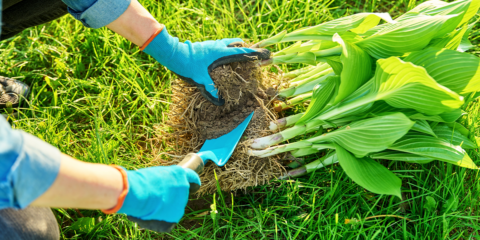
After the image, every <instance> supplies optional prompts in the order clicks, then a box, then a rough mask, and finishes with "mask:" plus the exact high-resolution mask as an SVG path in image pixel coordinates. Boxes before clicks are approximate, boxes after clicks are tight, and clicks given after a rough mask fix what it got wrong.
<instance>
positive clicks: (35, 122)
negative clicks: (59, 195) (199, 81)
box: [0, 0, 480, 239]
mask: <svg viewBox="0 0 480 240" xmlns="http://www.w3.org/2000/svg"><path fill="white" fill-rule="evenodd" d="M419 2H420V1H414V0H411V1H407V0H401V1H376V0H373V1H357V0H355V1H346V2H344V1H328V0H327V1H312V0H290V1H286V0H280V1H272V0H266V1H243V0H240V1H233V0H230V1H227V0H212V1H207V0H199V1H193V0H188V1H180V0H173V1H166V2H160V1H153V0H148V1H147V0H144V1H141V3H142V4H144V5H145V6H146V7H147V8H148V9H149V10H150V11H151V12H152V14H153V15H154V16H155V17H156V18H157V19H158V20H159V21H160V22H162V23H164V24H165V25H166V26H167V28H168V29H169V32H170V33H171V34H172V35H175V36H178V37H179V38H180V39H181V40H187V39H189V40H192V41H203V40H209V39H219V38H226V37H240V38H243V39H245V40H249V41H253V42H256V41H259V40H261V39H264V38H267V37H269V36H272V35H274V34H276V33H278V32H280V31H282V30H284V29H288V30H292V29H296V28H300V27H303V26H309V25H315V24H318V23H321V22H324V21H328V20H331V19H334V18H337V17H340V16H344V15H346V14H347V15H348V14H352V13H356V12H362V11H369V12H371V11H388V12H390V14H392V16H396V15H399V14H401V13H403V12H405V11H407V10H408V9H411V8H413V7H414V6H415V5H417V4H418V3H419ZM472 38H473V40H474V42H476V43H478V40H477V38H478V32H477V31H473V34H472ZM473 53H474V54H476V55H477V56H478V54H479V53H480V52H479V51H478V48H477V49H475V50H474V51H473ZM0 61H1V62H2V64H1V65H0V74H2V75H4V76H8V77H15V78H17V79H20V80H23V81H25V82H26V83H28V84H30V85H31V86H32V89H33V91H32V94H31V95H30V97H29V99H28V100H29V107H28V108H24V109H22V110H21V111H20V115H19V116H18V118H16V119H14V121H13V124H14V125H15V127H16V128H20V129H24V130H25V131H27V132H30V133H33V134H35V135H36V136H38V137H40V138H42V139H44V140H45V141H47V142H49V143H51V144H53V145H55V146H56V147H58V148H59V149H60V150H61V151H63V152H65V153H67V154H70V155H72V156H74V157H76V158H78V159H81V160H84V161H89V162H98V163H106V164H118V165H122V166H125V167H127V168H142V167H147V166H152V165H158V161H159V160H160V159H161V158H162V157H161V152H162V151H163V150H164V149H166V148H168V146H164V145H162V144H155V143H154V142H152V141H150V140H151V139H152V138H154V137H155V135H156V133H157V130H156V127H161V123H162V122H163V121H164V120H165V118H166V112H167V111H168V105H169V104H168V103H169V102H170V97H169V96H170V94H171V91H170V80H171V79H173V77H174V76H173V75H172V74H171V73H170V72H169V71H166V70H165V68H164V67H162V66H161V65H160V64H158V63H156V62H155V61H154V60H153V59H152V58H150V57H149V56H147V55H146V54H144V53H141V52H139V50H138V48H137V47H135V46H133V45H132V44H131V43H129V42H128V41H126V40H125V39H123V38H122V37H120V36H118V35H115V34H113V33H112V32H111V31H109V30H108V29H105V28H102V29H98V30H94V29H87V28H84V27H83V26H82V25H81V24H80V23H79V22H77V21H75V20H74V19H73V18H72V17H70V16H66V17H63V18H61V19H59V20H57V21H55V22H52V23H50V24H46V25H42V26H38V27H35V28H30V29H27V30H25V31H24V32H22V33H21V34H19V35H17V36H15V37H13V38H11V39H8V40H7V41H2V42H0ZM291 67H292V68H293V67H295V66H291ZM284 69H285V67H284ZM285 70H286V69H285ZM465 108H466V110H467V111H468V112H469V115H468V116H466V117H465V119H464V120H465V122H466V123H467V124H468V126H469V127H470V129H471V131H472V133H475V135H476V136H480V132H479V130H478V128H477V127H478V119H477V118H478V117H479V116H480V114H479V109H480V103H479V102H478V101H475V102H472V103H470V104H468V106H466V107H465ZM470 154H471V156H472V158H473V159H474V160H475V162H476V163H477V164H480V161H479V156H478V153H477V152H473V151H472V152H471V153H470ZM310 160H315V157H314V156H312V157H311V159H310ZM385 164H388V167H389V168H390V169H391V170H393V171H394V172H395V173H396V174H397V175H398V176H400V177H401V178H402V180H403V183H404V184H403V187H402V192H403V194H404V196H403V197H404V200H403V201H400V200H399V199H398V198H395V197H391V196H382V195H374V194H371V193H369V192H367V191H365V190H364V189H363V188H361V187H359V186H358V185H356V184H355V183H353V182H352V181H351V180H350V179H349V178H348V176H346V174H345V173H344V172H343V171H342V169H341V167H340V166H338V165H333V166H331V167H327V168H325V169H322V170H319V171H317V172H315V173H314V174H311V175H308V176H305V177H302V178H299V179H296V180H290V181H272V183H271V184H269V185H266V186H259V187H254V188H251V189H249V190H248V191H246V192H238V193H236V195H235V196H231V195H230V193H222V192H219V193H217V194H216V195H215V196H205V197H204V198H205V200H207V201H209V202H211V203H213V201H214V200H215V201H216V205H217V210H218V214H216V216H215V217H212V216H211V215H210V213H208V214H206V215H204V216H197V215H198V214H200V213H204V212H205V211H209V210H210V209H209V207H208V206H207V207H206V208H205V209H202V210H198V211H195V212H193V213H190V214H188V215H187V216H186V217H185V218H186V219H197V220H198V222H199V224H198V225H201V227H197V228H192V229H185V228H184V227H182V226H178V227H177V228H176V229H175V230H174V231H173V232H172V233H171V234H158V233H154V232H150V231H146V230H140V229H138V228H137V227H136V226H135V225H134V224H132V223H131V222H129V221H127V219H126V217H124V216H122V215H108V216H107V215H105V214H103V213H101V212H100V211H87V210H80V211H78V212H77V211H74V210H63V209H56V210H55V213H56V215H57V218H58V220H59V225H60V228H61V234H62V238H65V239H104V238H105V239H119V238H125V239H159V238H185V239H373V238H377V239H476V238H478V237H479V236H480V232H479V230H480V225H479V222H478V219H479V217H480V212H479V211H480V208H479V205H480V203H479V202H478V201H479V199H480V198H479V197H480V184H479V183H478V180H479V176H478V172H477V171H474V170H468V169H462V168H459V167H455V166H451V165H446V164H444V163H440V162H434V163H430V164H426V165H418V164H407V163H402V162H393V161H391V162H385ZM432 199H433V200H432ZM378 215H397V216H402V217H406V218H408V219H409V220H406V219H401V218H396V217H378V218H370V219H368V220H366V218H367V217H372V216H378ZM82 216H83V217H91V218H94V221H95V222H92V223H91V224H90V225H89V224H87V223H83V222H82V219H83V220H85V219H86V218H82ZM195 216H197V217H195ZM354 218H355V219H357V220H358V221H353V222H355V223H354V224H345V223H344V221H345V219H354ZM92 220H93V219H92ZM79 225H80V226H81V227H78V226H79ZM82 227H83V228H82Z"/></svg>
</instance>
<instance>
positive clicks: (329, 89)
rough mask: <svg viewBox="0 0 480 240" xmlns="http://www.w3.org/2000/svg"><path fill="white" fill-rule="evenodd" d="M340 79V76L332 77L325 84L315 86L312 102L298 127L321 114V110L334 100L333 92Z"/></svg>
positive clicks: (299, 121)
mask: <svg viewBox="0 0 480 240" xmlns="http://www.w3.org/2000/svg"><path fill="white" fill-rule="evenodd" d="M338 79H339V77H338V76H330V77H328V78H327V79H326V80H325V81H324V82H322V83H319V84H317V85H316V86H315V88H314V89H313V95H312V101H311V102H310V104H309V105H308V108H307V111H305V114H304V115H303V116H302V117H301V118H300V120H298V122H297V123H296V124H297V125H298V124H303V123H305V122H306V121H308V120H310V119H312V118H314V117H316V116H317V115H318V114H319V113H320V110H322V109H323V108H324V107H325V105H327V103H328V102H329V101H330V99H331V98H332V95H333V93H334V91H333V90H334V88H335V85H336V83H337V82H338Z"/></svg>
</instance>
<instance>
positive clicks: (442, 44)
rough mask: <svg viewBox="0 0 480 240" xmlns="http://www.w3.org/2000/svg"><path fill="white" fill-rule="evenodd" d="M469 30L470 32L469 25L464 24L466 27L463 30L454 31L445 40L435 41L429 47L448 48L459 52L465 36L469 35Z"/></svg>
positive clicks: (438, 39)
mask: <svg viewBox="0 0 480 240" xmlns="http://www.w3.org/2000/svg"><path fill="white" fill-rule="evenodd" d="M467 30H468V25H467V24H464V26H463V27H462V28H461V29H459V30H453V31H452V32H450V33H449V34H447V36H445V37H443V38H436V39H433V40H432V41H431V42H430V44H429V45H428V46H429V47H435V48H446V49H451V50H457V49H458V47H459V46H460V43H461V42H462V39H463V38H464V35H465V34H466V33H467Z"/></svg>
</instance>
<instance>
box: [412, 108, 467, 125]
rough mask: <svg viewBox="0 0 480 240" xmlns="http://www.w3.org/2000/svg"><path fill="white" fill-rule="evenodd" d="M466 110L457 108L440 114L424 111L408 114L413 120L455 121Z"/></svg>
mask: <svg viewBox="0 0 480 240" xmlns="http://www.w3.org/2000/svg"><path fill="white" fill-rule="evenodd" d="M464 114H465V112H464V111H463V110H462V109H455V110H453V111H450V112H445V113H442V114H439V115H433V116H429V115H424V114H422V113H415V114H413V115H408V116H409V117H410V119H413V120H427V121H434V122H446V123H450V122H455V121H457V119H459V118H460V117H461V116H463V115H464Z"/></svg>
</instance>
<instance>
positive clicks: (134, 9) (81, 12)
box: [63, 0, 270, 105]
mask: <svg viewBox="0 0 480 240" xmlns="http://www.w3.org/2000/svg"><path fill="white" fill-rule="evenodd" d="M63 1H64V2H65V3H66V4H67V5H68V6H69V11H70V13H71V14H72V15H73V16H74V17H75V18H77V19H78V20H80V21H81V22H82V23H83V24H84V25H85V26H87V27H93V28H99V27H102V26H107V27H108V28H110V29H111V30H113V31H115V32H117V33H118V34H120V35H122V36H124V37H125V38H127V39H128V40H130V41H131V42H133V43H135V44H136V45H138V46H141V48H140V49H141V50H143V51H144V52H145V53H147V54H149V55H151V56H152V57H153V58H155V59H156V60H157V61H158V62H159V63H161V64H162V65H164V66H165V67H167V68H168V69H169V70H170V71H172V72H174V73H175V74H177V75H178V76H179V77H180V78H181V79H183V80H184V81H186V82H188V83H189V84H192V85H195V86H196V87H197V88H198V89H199V90H200V92H201V93H202V95H203V96H204V97H205V98H206V99H208V100H209V101H211V102H212V103H214V104H216V105H223V103H224V101H223V99H221V98H220V97H219V96H218V94H217V89H215V86H214V83H213V81H212V79H211V77H210V74H209V71H211V70H213V69H214V68H216V67H217V66H220V65H223V64H228V63H232V62H244V61H251V60H264V59H269V58H270V52H269V51H268V50H266V49H249V48H240V47H236V48H233V47H231V46H237V45H238V44H237V43H238V42H242V39H239V38H232V39H222V40H217V41H205V42H199V43H192V42H190V41H186V42H185V43H182V42H179V40H178V38H175V37H172V36H170V35H169V33H168V32H167V29H166V28H165V27H164V26H163V25H161V24H160V23H158V21H157V20H156V19H154V18H153V17H152V15H151V14H150V13H149V12H148V11H147V10H146V9H145V8H143V7H142V5H140V3H138V2H137V0H131V1H130V0H63ZM163 4H168V3H163Z"/></svg>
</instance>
